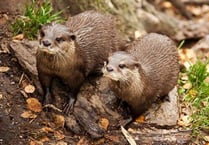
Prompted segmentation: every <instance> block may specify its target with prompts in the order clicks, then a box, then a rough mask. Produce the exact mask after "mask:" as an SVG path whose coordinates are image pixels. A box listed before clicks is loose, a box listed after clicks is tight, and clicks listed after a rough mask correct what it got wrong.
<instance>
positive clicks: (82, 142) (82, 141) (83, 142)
mask: <svg viewBox="0 0 209 145" xmlns="http://www.w3.org/2000/svg"><path fill="white" fill-rule="evenodd" d="M76 145H89V143H88V140H86V138H85V137H82V138H81V139H80V140H79V141H78V143H77V144H76Z"/></svg>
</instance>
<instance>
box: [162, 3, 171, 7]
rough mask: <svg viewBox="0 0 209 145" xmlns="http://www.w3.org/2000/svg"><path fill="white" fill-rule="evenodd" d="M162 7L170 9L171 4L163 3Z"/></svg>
mask: <svg viewBox="0 0 209 145" xmlns="http://www.w3.org/2000/svg"><path fill="white" fill-rule="evenodd" d="M162 6H163V7H165V8H171V7H172V4H171V3H170V2H168V1H165V2H163V3H162Z"/></svg>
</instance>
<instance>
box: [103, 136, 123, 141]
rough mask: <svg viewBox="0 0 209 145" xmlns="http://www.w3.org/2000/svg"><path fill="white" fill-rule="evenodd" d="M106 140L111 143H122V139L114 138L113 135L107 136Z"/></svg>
mask: <svg viewBox="0 0 209 145" xmlns="http://www.w3.org/2000/svg"><path fill="white" fill-rule="evenodd" d="M105 138H106V139H109V140H111V141H114V142H120V139H119V137H118V136H113V135H105Z"/></svg>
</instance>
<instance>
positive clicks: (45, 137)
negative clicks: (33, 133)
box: [40, 136, 50, 142]
mask: <svg viewBox="0 0 209 145" xmlns="http://www.w3.org/2000/svg"><path fill="white" fill-rule="evenodd" d="M49 140H50V139H49V138H48V137H47V136H43V137H42V138H41V139H40V141H41V142H47V141H49Z"/></svg>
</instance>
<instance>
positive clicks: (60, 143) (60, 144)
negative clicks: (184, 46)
mask: <svg viewBox="0 0 209 145" xmlns="http://www.w3.org/2000/svg"><path fill="white" fill-rule="evenodd" d="M56 145H68V144H67V142H64V141H59V142H57V143H56Z"/></svg>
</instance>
